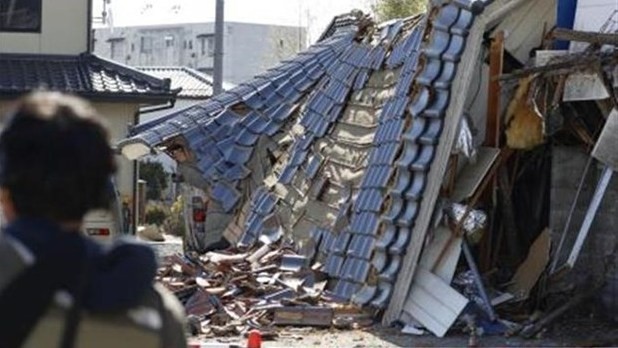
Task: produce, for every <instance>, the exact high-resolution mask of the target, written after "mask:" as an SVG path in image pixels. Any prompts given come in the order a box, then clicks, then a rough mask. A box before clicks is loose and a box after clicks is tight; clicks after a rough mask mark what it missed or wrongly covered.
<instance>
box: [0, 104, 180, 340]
mask: <svg viewBox="0 0 618 348" xmlns="http://www.w3.org/2000/svg"><path fill="white" fill-rule="evenodd" d="M2 124H3V129H2V132H1V133H0V203H1V204H2V210H3V213H4V218H5V219H4V221H5V228H4V229H3V230H2V232H1V233H0V347H2V348H4V347H22V346H23V347H37V348H39V347H58V346H60V347H72V346H75V347H88V348H91V347H165V348H168V347H185V346H186V341H185V338H184V333H183V325H182V322H183V320H184V313H183V310H182V307H181V306H180V304H179V303H178V301H177V300H176V299H175V298H174V297H173V296H172V295H171V294H169V293H168V292H167V291H165V290H163V289H162V288H160V287H159V286H156V285H153V279H154V275H155V272H156V261H155V256H154V253H153V252H152V250H151V249H150V248H149V247H147V246H143V245H137V244H132V243H128V242H120V241H118V242H116V243H113V244H112V245H107V246H103V245H101V244H98V243H96V242H95V241H94V240H91V239H90V238H88V237H86V236H85V235H84V234H83V233H82V232H81V227H82V226H81V225H82V222H83V218H84V215H85V214H86V212H88V211H89V210H92V209H100V208H108V206H109V205H110V200H111V198H112V196H111V195H110V191H112V190H111V189H110V186H109V185H111V183H110V178H111V176H112V175H113V174H114V172H115V170H116V165H115V162H114V154H113V151H112V149H111V147H110V145H109V137H108V133H107V130H106V129H105V128H104V127H103V126H102V124H101V122H100V120H99V118H98V117H97V115H96V113H95V111H94V110H93V109H92V108H91V107H90V106H89V105H88V104H87V103H86V102H84V101H82V100H81V99H79V98H76V97H71V96H66V95H62V94H59V93H46V92H38V93H33V94H30V95H28V96H26V97H24V98H22V99H21V100H20V101H19V102H18V103H17V105H16V108H15V110H14V111H13V112H12V113H10V114H9V115H7V119H5V120H4V121H3V122H2Z"/></svg>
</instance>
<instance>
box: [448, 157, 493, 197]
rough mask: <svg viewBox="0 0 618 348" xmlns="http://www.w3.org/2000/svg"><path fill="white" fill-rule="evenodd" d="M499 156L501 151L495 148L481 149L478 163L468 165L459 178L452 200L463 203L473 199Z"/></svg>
mask: <svg viewBox="0 0 618 348" xmlns="http://www.w3.org/2000/svg"><path fill="white" fill-rule="evenodd" d="M499 155H500V150H499V149H496V148H493V147H481V148H479V150H478V152H477V155H476V161H475V162H474V163H468V164H466V166H465V167H464V168H463V170H462V171H461V174H459V176H458V177H457V181H456V182H455V189H454V190H453V194H452V195H451V199H452V200H453V201H454V202H462V201H464V200H468V199H470V198H472V196H473V195H474V193H475V192H476V191H477V190H478V188H479V186H480V185H481V182H482V181H483V178H485V176H486V175H487V173H488V172H489V169H490V168H491V166H492V165H493V164H494V163H495V162H496V160H497V159H498V156H499Z"/></svg>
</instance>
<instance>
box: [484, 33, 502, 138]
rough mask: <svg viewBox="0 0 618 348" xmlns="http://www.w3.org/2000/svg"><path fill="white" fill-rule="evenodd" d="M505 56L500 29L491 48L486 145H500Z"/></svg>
mask: <svg viewBox="0 0 618 348" xmlns="http://www.w3.org/2000/svg"><path fill="white" fill-rule="evenodd" d="M503 58H504V31H502V30H501V31H498V32H497V33H496V36H495V37H494V38H493V40H492V41H491V46H490V48H489V85H488V90H487V126H486V128H485V145H486V146H492V147H500V135H501V129H502V125H501V122H500V121H501V120H500V81H498V80H497V78H498V77H499V76H500V75H501V74H502V64H503Z"/></svg>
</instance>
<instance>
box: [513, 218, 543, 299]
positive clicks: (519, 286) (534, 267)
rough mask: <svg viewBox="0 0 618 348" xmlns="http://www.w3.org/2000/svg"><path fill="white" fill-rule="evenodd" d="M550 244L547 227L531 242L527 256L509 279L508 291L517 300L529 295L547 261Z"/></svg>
mask: <svg viewBox="0 0 618 348" xmlns="http://www.w3.org/2000/svg"><path fill="white" fill-rule="evenodd" d="M550 246H551V234H550V233H549V229H545V230H544V231H543V232H541V234H540V235H539V236H538V237H537V238H536V240H535V241H534V243H532V246H530V250H529V251H528V256H527V257H526V259H525V260H524V262H523V263H522V264H521V265H519V267H518V268H517V272H515V275H514V276H513V279H511V285H510V286H509V287H508V292H509V293H511V294H513V295H515V298H516V299H517V300H525V299H526V298H528V296H529V295H530V291H531V290H532V288H533V287H534V285H535V284H536V282H537V281H538V280H539V277H540V276H541V274H542V273H543V271H544V270H545V268H546V267H547V264H548V263H549V250H550Z"/></svg>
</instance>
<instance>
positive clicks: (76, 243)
mask: <svg viewBox="0 0 618 348" xmlns="http://www.w3.org/2000/svg"><path fill="white" fill-rule="evenodd" d="M47 250H48V252H46V253H45V255H42V256H41V257H40V258H38V259H37V260H35V262H34V264H32V265H31V266H29V267H28V268H26V269H25V270H24V271H22V272H21V273H20V274H18V275H17V276H16V278H15V279H13V281H11V282H10V284H8V285H7V287H6V288H5V289H4V290H2V292H0V322H1V323H2V325H0V342H2V347H7V348H13V347H15V348H17V347H21V346H22V345H23V344H24V343H25V341H26V339H27V338H28V336H29V334H30V332H31V331H32V329H33V328H34V327H35V326H36V324H37V323H38V322H39V320H40V319H41V318H42V317H43V316H44V315H45V313H46V312H47V310H48V309H49V307H50V305H51V304H52V301H53V297H54V294H55V293H56V292H57V291H58V290H60V289H62V288H65V287H67V286H70V285H72V284H77V283H79V282H78V281H76V278H81V277H84V275H83V274H82V272H74V269H75V265H84V264H85V263H86V250H85V248H84V246H83V243H82V241H81V240H80V238H79V236H74V235H71V234H67V235H66V236H62V237H61V238H58V239H56V240H54V242H53V243H52V245H50V247H49V249H47ZM67 318H69V317H67ZM78 318H79V317H78ZM73 320H74V319H71V323H72V322H73ZM77 321H79V320H77ZM71 325H74V324H71ZM70 327H71V326H70V325H65V331H67V330H66V329H67V328H70ZM71 331H73V336H74V333H75V330H74V329H73V330H69V332H68V333H67V336H68V335H69V334H70V333H71ZM63 337H64V334H63ZM63 340H64V339H63ZM69 347H70V346H69ZM63 348H64V347H63Z"/></svg>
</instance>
